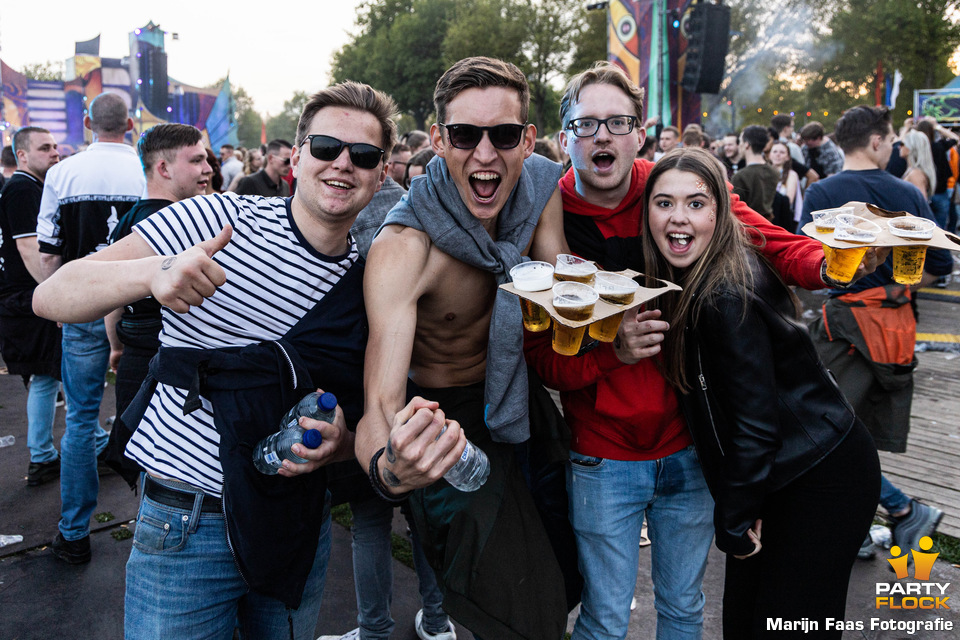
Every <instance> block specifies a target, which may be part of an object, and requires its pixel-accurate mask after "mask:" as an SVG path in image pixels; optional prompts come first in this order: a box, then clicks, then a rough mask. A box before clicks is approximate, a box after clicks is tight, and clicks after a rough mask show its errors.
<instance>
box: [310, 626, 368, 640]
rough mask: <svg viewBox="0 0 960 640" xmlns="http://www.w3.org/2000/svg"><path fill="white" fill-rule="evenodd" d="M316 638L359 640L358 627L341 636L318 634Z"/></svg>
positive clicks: (318, 639)
mask: <svg viewBox="0 0 960 640" xmlns="http://www.w3.org/2000/svg"><path fill="white" fill-rule="evenodd" d="M317 640H360V628H359V627H357V628H356V629H354V630H353V631H347V632H346V633H345V634H343V635H342V636H320V637H319V638H317Z"/></svg>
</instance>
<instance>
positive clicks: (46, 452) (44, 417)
mask: <svg viewBox="0 0 960 640" xmlns="http://www.w3.org/2000/svg"><path fill="white" fill-rule="evenodd" d="M59 388H60V381H59V380H57V379H56V378H54V377H53V376H41V375H36V374H35V375H33V376H32V377H31V378H30V390H29V391H28V392H27V448H28V449H30V462H53V461H54V460H56V459H57V449H56V447H54V446H53V419H54V418H55V417H56V415H57V390H58V389H59Z"/></svg>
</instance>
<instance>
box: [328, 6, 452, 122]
mask: <svg viewBox="0 0 960 640" xmlns="http://www.w3.org/2000/svg"><path fill="white" fill-rule="evenodd" d="M454 12H455V2H454V0H380V1H379V2H371V3H368V4H365V5H363V6H362V7H361V12H360V15H359V17H358V20H357V23H358V26H359V27H360V33H359V34H358V35H357V36H356V37H355V38H354V39H353V41H352V42H350V43H348V44H346V45H345V46H344V47H343V48H342V49H341V50H340V51H338V52H336V53H335V54H334V57H333V65H332V66H333V71H332V74H331V75H332V79H333V81H334V82H342V81H344V80H357V81H359V82H365V83H367V84H369V85H371V86H373V87H376V88H377V89H380V90H381V91H385V92H386V93H389V94H390V95H391V96H393V99H394V100H396V101H397V106H398V107H399V108H400V110H401V111H404V112H406V113H409V114H410V115H412V116H413V118H414V120H415V121H416V123H417V127H418V128H420V129H424V128H426V125H427V118H428V117H429V116H430V114H431V113H432V112H433V88H434V85H435V84H436V82H437V78H439V77H440V76H441V75H442V73H443V70H444V65H443V57H442V45H443V39H444V36H445V34H446V31H447V23H448V21H449V17H450V16H451V15H453V14H454Z"/></svg>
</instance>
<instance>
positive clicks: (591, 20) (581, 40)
mask: <svg viewBox="0 0 960 640" xmlns="http://www.w3.org/2000/svg"><path fill="white" fill-rule="evenodd" d="M584 13H585V16H584V18H583V27H582V28H581V30H580V33H579V34H577V38H576V41H575V42H574V46H573V56H571V58H570V65H569V66H568V67H567V75H568V76H573V75H575V74H578V73H580V72H581V71H583V70H584V69H587V68H588V67H590V66H591V65H593V63H594V62H596V61H597V60H606V59H607V37H608V36H607V12H606V11H584Z"/></svg>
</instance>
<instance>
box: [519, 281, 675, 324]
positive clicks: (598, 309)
mask: <svg viewBox="0 0 960 640" xmlns="http://www.w3.org/2000/svg"><path fill="white" fill-rule="evenodd" d="M612 273H616V274H617V275H621V276H626V277H628V278H630V279H631V280H636V279H637V276H640V275H641V274H640V273H638V272H636V271H633V270H631V269H627V270H625V271H614V272H612ZM558 282H559V280H556V279H554V282H553V284H557V283H558ZM657 282H659V283H661V286H659V287H656V288H648V287H645V286H643V285H642V284H641V285H640V288H639V289H637V293H636V295H634V296H633V302H631V303H630V304H624V305H618V304H610V303H609V302H607V301H606V300H604V299H603V298H600V299H599V300H597V304H596V305H595V306H594V307H593V315H592V316H590V318H589V319H588V320H579V321H577V320H567V319H566V318H564V317H563V316H561V315H560V314H558V313H557V311H556V309H554V308H553V291H552V290H551V289H547V290H546V291H517V289H516V288H514V286H513V283H512V282H508V283H506V284H502V285H500V288H501V289H504V290H505V291H508V292H509V293H512V294H513V295H515V296H517V297H520V298H526V299H527V300H531V301H533V302H536V303H537V304H539V305H540V306H541V307H543V308H544V309H546V310H547V313H548V314H550V319H551V320H553V321H554V322H559V323H560V324H562V325H564V326H567V327H570V328H572V329H576V328H577V327H583V326H586V325H588V324H593V323H594V322H596V321H597V320H603V319H604V318H608V317H610V316H614V315H616V314H618V313H622V312H623V311H626V310H628V309H633V308H634V307H636V306H639V305H641V304H643V303H644V302H649V301H650V300H653V299H654V298H656V297H657V296H659V295H661V294H664V293H667V292H669V291H680V287H679V286H678V285H675V284H674V283H672V282H668V281H667V280H657Z"/></svg>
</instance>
